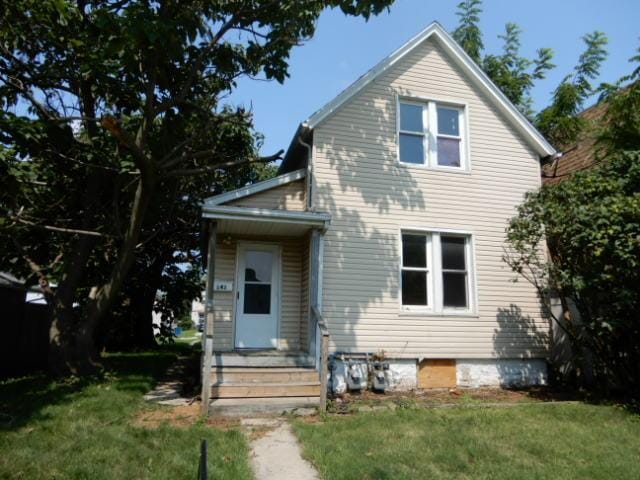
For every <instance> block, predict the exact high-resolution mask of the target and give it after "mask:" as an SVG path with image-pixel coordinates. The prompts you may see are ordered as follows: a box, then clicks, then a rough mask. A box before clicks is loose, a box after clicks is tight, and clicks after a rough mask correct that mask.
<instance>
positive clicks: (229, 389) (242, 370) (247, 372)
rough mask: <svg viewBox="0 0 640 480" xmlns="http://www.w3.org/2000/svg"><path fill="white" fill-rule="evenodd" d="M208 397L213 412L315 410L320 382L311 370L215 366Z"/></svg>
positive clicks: (309, 368)
mask: <svg viewBox="0 0 640 480" xmlns="http://www.w3.org/2000/svg"><path fill="white" fill-rule="evenodd" d="M214 357H215V355H214ZM263 358H264V357H263ZM280 358H282V357H280ZM285 363H286V362H285ZM211 396H212V398H213V401H212V402H211V404H210V411H211V412H212V413H221V411H240V412H245V413H247V412H251V411H255V412H256V413H259V412H262V411H263V410H270V409H271V410H273V411H279V412H280V411H286V410H291V409H295V408H304V407H307V408H308V407H309V406H312V407H315V406H317V405H318V402H319V399H320V379H319V375H318V371H317V370H316V369H315V368H313V367H290V366H287V365H286V364H285V366H276V367H274V366H265V367H245V366H220V365H218V366H214V367H213V368H212V369H211Z"/></svg>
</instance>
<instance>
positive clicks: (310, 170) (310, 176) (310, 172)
mask: <svg viewBox="0 0 640 480" xmlns="http://www.w3.org/2000/svg"><path fill="white" fill-rule="evenodd" d="M298 142H299V143H300V145H302V146H303V147H305V148H306V149H307V182H306V183H307V185H306V186H307V210H309V211H310V212H313V211H315V209H314V207H313V202H312V198H311V194H312V191H311V188H312V185H313V167H312V165H311V159H312V158H311V157H312V153H311V152H312V150H311V145H309V144H308V143H307V142H305V141H304V140H302V136H298Z"/></svg>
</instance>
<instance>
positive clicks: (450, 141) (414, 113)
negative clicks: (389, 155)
mask: <svg viewBox="0 0 640 480" xmlns="http://www.w3.org/2000/svg"><path fill="white" fill-rule="evenodd" d="M464 114H465V111H464V108H463V107H458V106H452V105H449V104H443V103H438V102H433V101H425V102H417V101H412V100H400V102H399V112H398V117H399V122H398V156H399V159H400V161H401V162H402V163H409V164H413V165H424V166H428V167H433V168H444V169H454V170H467V168H468V167H467V159H466V155H465V132H464V125H465V122H464Z"/></svg>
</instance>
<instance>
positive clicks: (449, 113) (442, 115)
mask: <svg viewBox="0 0 640 480" xmlns="http://www.w3.org/2000/svg"><path fill="white" fill-rule="evenodd" d="M438 133H439V134H442V135H452V136H454V137H459V136H460V125H459V124H458V110H455V109H453V108H445V107H438Z"/></svg>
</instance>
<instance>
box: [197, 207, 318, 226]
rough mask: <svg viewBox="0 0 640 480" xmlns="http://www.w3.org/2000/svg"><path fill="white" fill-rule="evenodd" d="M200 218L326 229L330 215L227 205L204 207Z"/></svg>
mask: <svg viewBox="0 0 640 480" xmlns="http://www.w3.org/2000/svg"><path fill="white" fill-rule="evenodd" d="M202 216H203V218H211V219H219V220H247V221H252V222H275V223H294V224H299V225H309V226H311V227H314V226H315V227H321V228H327V227H328V226H329V222H330V221H331V215H330V214H329V213H320V212H293V211H288V210H269V209H267V208H246V207H233V206H228V205H220V206H217V205H205V206H204V207H203V209H202Z"/></svg>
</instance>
